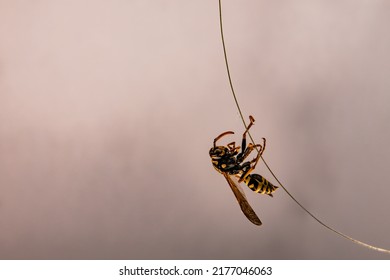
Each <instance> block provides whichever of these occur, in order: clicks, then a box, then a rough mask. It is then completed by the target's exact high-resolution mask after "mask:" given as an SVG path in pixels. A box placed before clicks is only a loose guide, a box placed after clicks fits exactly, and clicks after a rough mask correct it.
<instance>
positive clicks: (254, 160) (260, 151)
mask: <svg viewBox="0 0 390 280" xmlns="http://www.w3.org/2000/svg"><path fill="white" fill-rule="evenodd" d="M265 143H266V141H265V138H263V146H261V145H259V144H257V145H259V146H260V147H261V149H259V152H258V153H257V156H256V158H254V159H252V161H251V163H254V164H253V169H255V167H256V165H257V163H258V162H259V159H260V158H261V156H262V155H263V153H264V150H265ZM257 145H256V146H257Z"/></svg>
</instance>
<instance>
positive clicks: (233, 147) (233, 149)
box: [226, 142, 240, 153]
mask: <svg viewBox="0 0 390 280" xmlns="http://www.w3.org/2000/svg"><path fill="white" fill-rule="evenodd" d="M226 146H227V147H228V148H229V150H230V152H231V153H236V152H238V150H240V146H238V147H236V142H231V143H229V144H227V145H226Z"/></svg>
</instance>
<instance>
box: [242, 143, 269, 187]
mask: <svg viewBox="0 0 390 280" xmlns="http://www.w3.org/2000/svg"><path fill="white" fill-rule="evenodd" d="M265 142H266V141H265V138H263V146H261V145H260V144H256V145H252V144H249V146H248V148H247V151H246V153H245V154H244V157H243V159H245V158H246V157H247V156H248V155H249V154H250V153H251V152H252V151H253V149H254V148H255V147H259V152H258V153H257V156H256V157H255V158H254V159H252V160H251V161H250V162H246V163H244V164H242V171H243V172H242V175H241V177H240V179H239V180H238V182H240V183H241V182H242V181H244V180H245V179H246V177H248V175H249V174H250V173H251V172H252V171H253V170H254V169H255V168H256V165H257V163H258V162H259V159H260V158H261V155H262V154H263V152H264V149H265Z"/></svg>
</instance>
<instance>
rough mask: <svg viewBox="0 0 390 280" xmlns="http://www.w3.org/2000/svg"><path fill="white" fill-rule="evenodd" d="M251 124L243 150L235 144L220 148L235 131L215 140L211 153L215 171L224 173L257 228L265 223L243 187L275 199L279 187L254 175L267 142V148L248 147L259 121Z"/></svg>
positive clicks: (250, 145)
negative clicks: (253, 130) (226, 137)
mask: <svg viewBox="0 0 390 280" xmlns="http://www.w3.org/2000/svg"><path fill="white" fill-rule="evenodd" d="M249 120H250V123H249V125H248V127H247V129H246V130H245V132H244V134H243V135H242V143H241V147H240V146H237V147H236V144H235V142H231V143H229V144H227V145H226V146H217V141H218V140H219V139H221V138H222V137H224V136H226V135H229V134H234V132H233V131H226V132H223V133H221V134H220V135H219V136H217V137H216V138H215V139H214V142H213V147H212V148H211V149H210V151H209V155H210V157H211V162H212V164H213V166H214V168H215V169H216V170H217V171H218V172H219V173H221V174H222V175H223V176H224V177H225V179H226V181H227V182H228V184H229V186H230V188H231V189H232V191H233V193H234V195H235V197H236V199H237V201H238V204H239V205H240V207H241V210H242V212H243V213H244V215H245V216H246V217H247V218H248V220H249V221H251V222H252V223H253V224H255V225H258V226H260V225H261V224H262V223H261V221H260V219H259V217H258V216H257V215H256V213H255V211H254V210H253V209H252V207H251V206H250V204H249V202H248V201H247V199H246V197H245V194H244V192H243V190H242V189H241V188H240V186H239V183H241V182H244V183H245V184H246V185H247V186H248V187H249V188H250V189H251V190H252V191H254V192H257V193H261V194H267V195H269V196H271V197H272V196H273V195H272V193H273V192H275V190H276V189H277V188H278V187H277V186H274V185H273V184H271V183H270V182H269V181H267V180H266V179H265V178H264V177H263V176H261V175H259V174H254V173H252V171H253V170H254V169H255V167H256V165H257V163H258V161H259V159H260V158H261V155H262V154H263V152H264V150H265V142H266V141H265V138H263V145H260V144H252V143H249V144H248V146H247V144H246V134H247V133H248V131H249V129H250V128H251V127H252V125H253V124H254V122H255V119H254V118H253V117H252V116H249ZM256 148H257V149H258V152H257V156H256V157H255V158H253V159H252V160H250V161H245V162H244V160H245V159H246V158H247V157H248V156H249V155H250V154H251V152H252V151H253V150H254V149H256ZM240 149H241V152H240Z"/></svg>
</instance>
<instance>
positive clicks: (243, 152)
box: [237, 116, 255, 162]
mask: <svg viewBox="0 0 390 280" xmlns="http://www.w3.org/2000/svg"><path fill="white" fill-rule="evenodd" d="M249 121H250V123H249V125H248V127H247V128H246V130H245V131H244V133H243V134H242V143H241V153H239V154H238V155H237V159H238V162H243V161H244V159H245V158H246V157H247V156H248V154H249V153H250V152H249V153H248V152H247V151H246V134H247V133H248V131H249V129H250V128H251V127H252V125H253V124H254V122H255V119H254V118H253V117H252V116H249Z"/></svg>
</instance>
